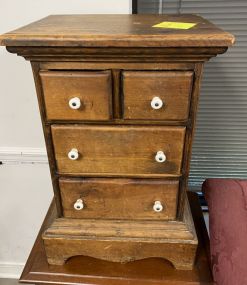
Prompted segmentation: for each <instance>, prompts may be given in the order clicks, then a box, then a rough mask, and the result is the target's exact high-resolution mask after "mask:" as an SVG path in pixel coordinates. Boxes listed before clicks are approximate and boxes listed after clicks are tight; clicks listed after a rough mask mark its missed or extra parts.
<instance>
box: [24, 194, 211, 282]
mask: <svg viewBox="0 0 247 285" xmlns="http://www.w3.org/2000/svg"><path fill="white" fill-rule="evenodd" d="M188 198H189V201H190V205H191V210H192V215H193V219H194V223H195V226H196V231H197V236H198V241H199V246H198V250H197V257H196V263H195V267H194V269H193V270H176V269H175V268H174V267H173V266H172V265H171V264H170V263H169V262H168V261H165V260H164V259H160V258H148V259H144V260H138V261H134V262H129V263H125V264H121V263H114V262H108V261H103V260H97V259H94V258H91V257H86V256H77V257H73V258H71V259H70V260H69V261H68V262H67V263H66V264H65V265H62V266H57V265H48V263H47V261H46V256H45V251H44V246H43V242H42V239H41V233H42V232H43V231H44V229H45V228H47V227H48V225H49V224H50V223H51V221H52V220H53V219H54V217H56V208H55V204H54V203H53V204H52V205H51V207H50V210H49V212H48V214H47V217H46V219H45V221H44V224H43V226H42V228H41V231H40V234H39V235H38V238H37V240H36V242H35V245H34V247H33V249H32V252H31V254H30V256H29V258H28V261H27V263H26V266H25V269H24V271H23V273H22V276H21V279H20V281H21V282H23V283H31V284H70V285H73V284H75V285H78V284H87V285H127V284H128V285H213V284H214V283H213V280H212V275H211V270H210V260H209V240H208V234H207V230H206V227H205V223H204V219H203V216H202V211H201V209H200V205H199V200H198V197H197V195H196V194H195V193H189V195H188Z"/></svg>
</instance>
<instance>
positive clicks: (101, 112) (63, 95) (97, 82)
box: [40, 71, 112, 121]
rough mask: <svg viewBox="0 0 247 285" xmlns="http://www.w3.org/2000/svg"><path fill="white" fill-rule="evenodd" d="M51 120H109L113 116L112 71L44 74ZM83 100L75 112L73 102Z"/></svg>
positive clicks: (41, 75) (48, 113)
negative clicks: (70, 104) (71, 102)
mask: <svg viewBox="0 0 247 285" xmlns="http://www.w3.org/2000/svg"><path fill="white" fill-rule="evenodd" d="M40 77H41V82H42V87H43V93H44V101H45V108H46V117H47V119H48V120H89V121H90V120H108V119H110V118H111V117H112V86H111V72H110V71H92V72H90V71H41V72H40ZM75 97H76V98H79V100H80V104H81V106H80V107H79V109H72V108H71V107H70V106H69V100H70V99H72V98H75Z"/></svg>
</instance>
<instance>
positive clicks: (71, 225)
mask: <svg viewBox="0 0 247 285" xmlns="http://www.w3.org/2000/svg"><path fill="white" fill-rule="evenodd" d="M43 240H44V244H45V250H46V255H47V259H48V263H49V264H53V265H62V264H64V263H65V262H66V261H67V260H68V259H69V258H71V257H73V256H76V255H83V256H90V257H94V258H98V259H103V260H107V261H112V262H122V263H125V262H130V261H134V260H140V259H145V258H150V257H160V258H164V259H167V260H169V261H170V262H171V263H172V264H173V265H174V267H175V268H176V269H184V270H191V269H192V268H193V265H194V260H195V255H196V249H197V244H198V241H197V237H196V233H195V230H194V223H193V220H192V217H191V213H190V209H189V203H188V201H187V200H186V203H185V208H184V220H183V221H182V222H180V221H179V222H178V221H137V220H95V219H83V220H82V219H66V218H59V219H56V220H55V221H54V222H53V223H52V225H51V226H50V227H49V228H48V229H47V230H46V231H45V233H44V234H43Z"/></svg>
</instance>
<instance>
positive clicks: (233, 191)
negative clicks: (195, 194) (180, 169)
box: [202, 179, 247, 285]
mask: <svg viewBox="0 0 247 285" xmlns="http://www.w3.org/2000/svg"><path fill="white" fill-rule="evenodd" d="M202 191H203V192H204V194H205V198H206V201H207V203H208V208H209V231H210V250H211V261H212V271H213V276H214V280H215V282H216V284H217V285H247V180H237V179H236V180H235V179H207V180H206V181H205V182H204V183H203V186H202Z"/></svg>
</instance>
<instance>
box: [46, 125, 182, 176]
mask: <svg viewBox="0 0 247 285" xmlns="http://www.w3.org/2000/svg"><path fill="white" fill-rule="evenodd" d="M51 129H52V137H53V144H54V150H55V156H56V162H57V169H58V172H59V173H60V174H71V175H91V176H92V175H93V176H105V175H109V176H144V177H145V176H148V177H166V176H168V177H169V176H180V174H181V163H182V155H183V147H184V136H185V128H184V127H161V126H154V127H153V126H150V127H145V126H140V127H138V126H103V125H101V126H89V125H82V124H81V125H52V126H51ZM74 148H75V149H77V150H78V152H79V158H78V159H77V160H70V159H69V158H68V153H69V151H70V150H71V149H74ZM157 151H163V152H164V153H165V155H166V161H165V162H162V163H160V162H157V161H156V160H155V155H156V153H157Z"/></svg>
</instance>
